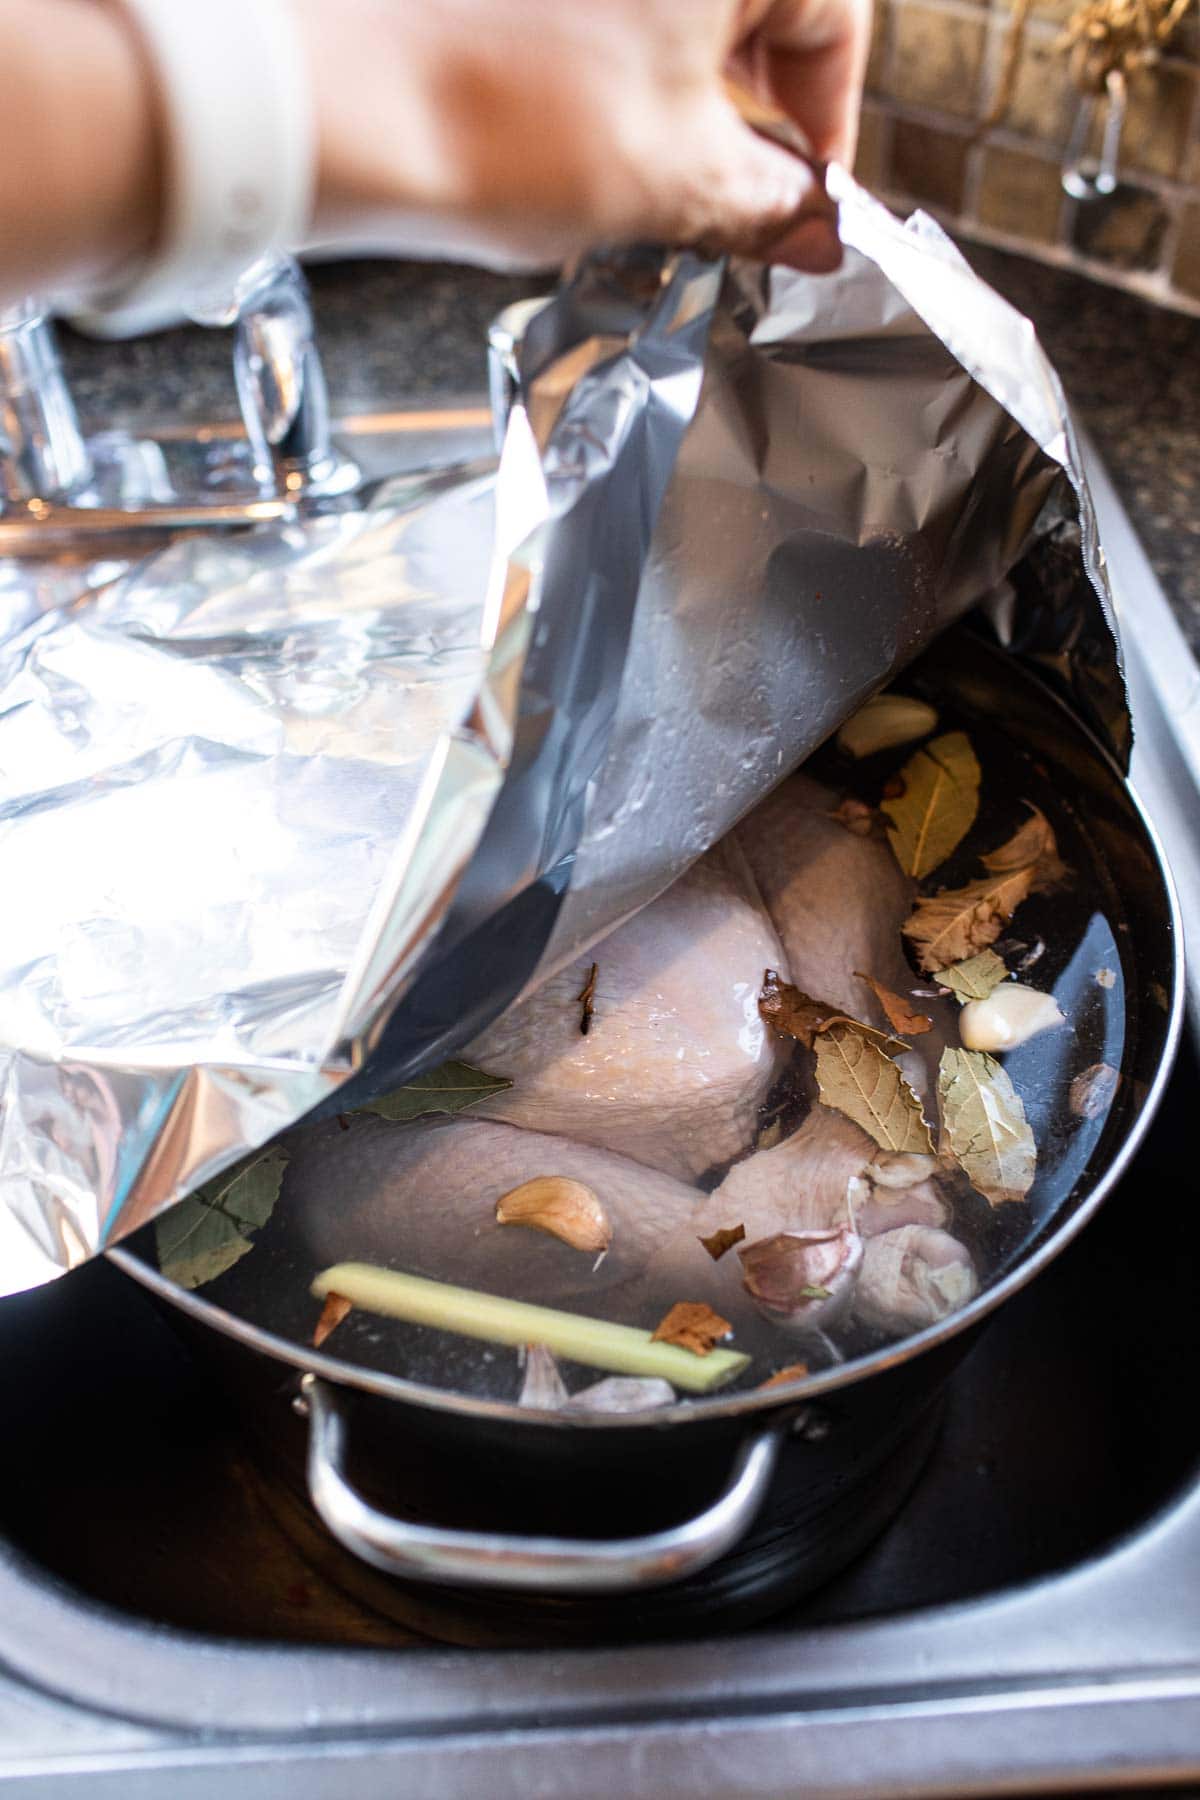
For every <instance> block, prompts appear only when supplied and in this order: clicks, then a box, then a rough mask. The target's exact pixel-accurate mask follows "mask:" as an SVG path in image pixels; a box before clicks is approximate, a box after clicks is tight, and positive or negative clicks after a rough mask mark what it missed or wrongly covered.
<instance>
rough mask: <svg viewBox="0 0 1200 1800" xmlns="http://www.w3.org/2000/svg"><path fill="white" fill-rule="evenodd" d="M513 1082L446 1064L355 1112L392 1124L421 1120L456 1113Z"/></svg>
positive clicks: (479, 1071) (462, 1066)
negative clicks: (389, 1121) (373, 1116)
mask: <svg viewBox="0 0 1200 1800" xmlns="http://www.w3.org/2000/svg"><path fill="white" fill-rule="evenodd" d="M511 1086H512V1082H511V1081H509V1080H507V1079H506V1077H505V1076H503V1075H487V1074H485V1073H484V1071H483V1070H482V1069H473V1068H471V1067H470V1065H469V1064H468V1063H464V1062H445V1063H442V1065H441V1067H440V1068H437V1069H429V1070H427V1071H426V1073H425V1074H424V1075H416V1076H414V1077H413V1079H412V1080H411V1081H407V1082H405V1084H404V1086H403V1087H401V1088H396V1089H394V1090H393V1092H392V1093H390V1094H382V1095H381V1096H380V1098H379V1099H378V1100H368V1101H367V1102H366V1104H365V1105H364V1106H359V1107H356V1108H355V1111H356V1112H364V1113H375V1114H377V1115H378V1117H379V1118H381V1119H391V1120H392V1122H393V1123H394V1124H405V1123H407V1121H408V1120H409V1119H421V1118H424V1117H425V1115H426V1114H427V1113H458V1112H463V1111H464V1110H465V1109H466V1108H467V1107H468V1106H474V1105H475V1104H476V1102H477V1101H479V1100H486V1099H490V1098H491V1096H492V1095H493V1094H502V1093H503V1092H504V1090H505V1089H506V1088H510V1087H511Z"/></svg>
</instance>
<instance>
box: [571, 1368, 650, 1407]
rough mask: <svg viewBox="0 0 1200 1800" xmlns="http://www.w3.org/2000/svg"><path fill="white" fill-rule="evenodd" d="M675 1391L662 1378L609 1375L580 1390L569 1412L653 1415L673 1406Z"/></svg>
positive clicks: (574, 1396) (575, 1395) (573, 1396)
mask: <svg viewBox="0 0 1200 1800" xmlns="http://www.w3.org/2000/svg"><path fill="white" fill-rule="evenodd" d="M674 1404H675V1389H674V1388H673V1387H672V1386H671V1384H670V1382H669V1381H664V1380H663V1379H662V1376H661V1375H608V1376H606V1377H605V1379H604V1380H603V1381H593V1383H592V1385H591V1386H590V1387H585V1388H580V1390H579V1392H578V1393H577V1394H572V1395H571V1398H570V1399H569V1400H568V1401H567V1406H566V1410H567V1411H568V1412H586V1413H636V1412H652V1411H654V1410H655V1409H656V1408H657V1407H660V1406H674Z"/></svg>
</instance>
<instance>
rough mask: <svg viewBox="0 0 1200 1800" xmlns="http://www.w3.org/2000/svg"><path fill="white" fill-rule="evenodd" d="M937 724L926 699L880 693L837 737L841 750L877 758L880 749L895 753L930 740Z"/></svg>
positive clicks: (860, 710)
mask: <svg viewBox="0 0 1200 1800" xmlns="http://www.w3.org/2000/svg"><path fill="white" fill-rule="evenodd" d="M937 722H938V716H937V713H936V712H935V711H934V709H933V707H932V706H927V705H926V703H925V701H924V700H911V699H909V697H908V696H907V695H906V694H876V695H875V698H874V699H873V700H868V701H867V704H866V705H865V706H860V707H859V709H858V711H857V712H856V713H855V714H854V715H853V716H852V717H851V718H849V719H847V720H846V723H845V724H844V725H843V726H842V728H841V730H840V731H839V732H838V734H837V743H838V749H839V750H844V751H845V752H846V754H847V756H853V757H856V758H857V757H863V756H874V755H875V754H876V753H877V752H878V751H880V750H895V749H897V748H898V746H899V745H901V744H911V743H913V742H914V740H915V739H917V738H922V737H927V736H928V735H929V733H930V732H931V731H932V730H933V729H934V728H935V726H936V725H937Z"/></svg>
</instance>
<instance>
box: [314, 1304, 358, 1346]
mask: <svg viewBox="0 0 1200 1800" xmlns="http://www.w3.org/2000/svg"><path fill="white" fill-rule="evenodd" d="M353 1310H354V1307H353V1304H352V1303H351V1302H350V1301H349V1300H347V1298H346V1296H345V1294H326V1296H325V1304H324V1306H323V1307H322V1308H321V1316H320V1318H319V1319H318V1320H317V1322H316V1324H315V1325H314V1326H313V1334H312V1345H313V1349H314V1350H319V1349H320V1348H321V1345H322V1344H323V1343H324V1342H325V1339H326V1338H327V1337H328V1336H329V1334H330V1332H331V1331H336V1330H337V1328H338V1326H339V1325H340V1324H341V1322H342V1320H343V1319H345V1318H347V1317H348V1316H349V1314H350V1313H351V1312H353Z"/></svg>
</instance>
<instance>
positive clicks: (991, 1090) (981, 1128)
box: [938, 1049, 1037, 1206]
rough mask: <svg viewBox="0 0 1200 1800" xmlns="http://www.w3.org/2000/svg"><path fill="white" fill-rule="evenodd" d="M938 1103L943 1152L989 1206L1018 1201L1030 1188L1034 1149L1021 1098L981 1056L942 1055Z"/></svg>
mask: <svg viewBox="0 0 1200 1800" xmlns="http://www.w3.org/2000/svg"><path fill="white" fill-rule="evenodd" d="M938 1101H939V1103H940V1105H941V1110H942V1130H943V1136H944V1140H945V1146H946V1148H947V1149H948V1150H949V1152H950V1154H951V1156H952V1157H953V1158H954V1160H955V1162H956V1163H957V1164H958V1166H959V1168H960V1169H961V1170H962V1171H963V1173H964V1175H965V1176H966V1177H967V1180H968V1181H969V1182H970V1183H971V1186H972V1187H973V1188H975V1189H976V1190H977V1191H978V1192H979V1193H981V1194H982V1195H983V1197H984V1199H985V1200H987V1201H988V1203H989V1204H990V1205H991V1206H1003V1205H1004V1203H1005V1202H1006V1201H1013V1200H1023V1199H1024V1198H1025V1196H1026V1195H1027V1194H1028V1192H1029V1190H1030V1188H1031V1187H1032V1186H1033V1177H1034V1174H1035V1172H1036V1169H1037V1146H1036V1145H1035V1143H1034V1141H1033V1132H1032V1131H1031V1130H1030V1129H1029V1123H1028V1121H1027V1119H1026V1117H1025V1108H1024V1107H1023V1106H1022V1104H1021V1097H1020V1095H1019V1094H1018V1093H1017V1091H1016V1089H1015V1088H1014V1087H1013V1084H1012V1082H1011V1081H1010V1080H1009V1077H1008V1075H1007V1074H1006V1073H1005V1071H1004V1069H1003V1068H1002V1067H1001V1066H1000V1064H999V1063H998V1062H997V1061H996V1060H995V1058H994V1057H991V1056H988V1055H987V1053H986V1052H985V1051H982V1050H950V1049H947V1050H944V1051H943V1052H942V1060H941V1063H940V1065H939V1067H938Z"/></svg>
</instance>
